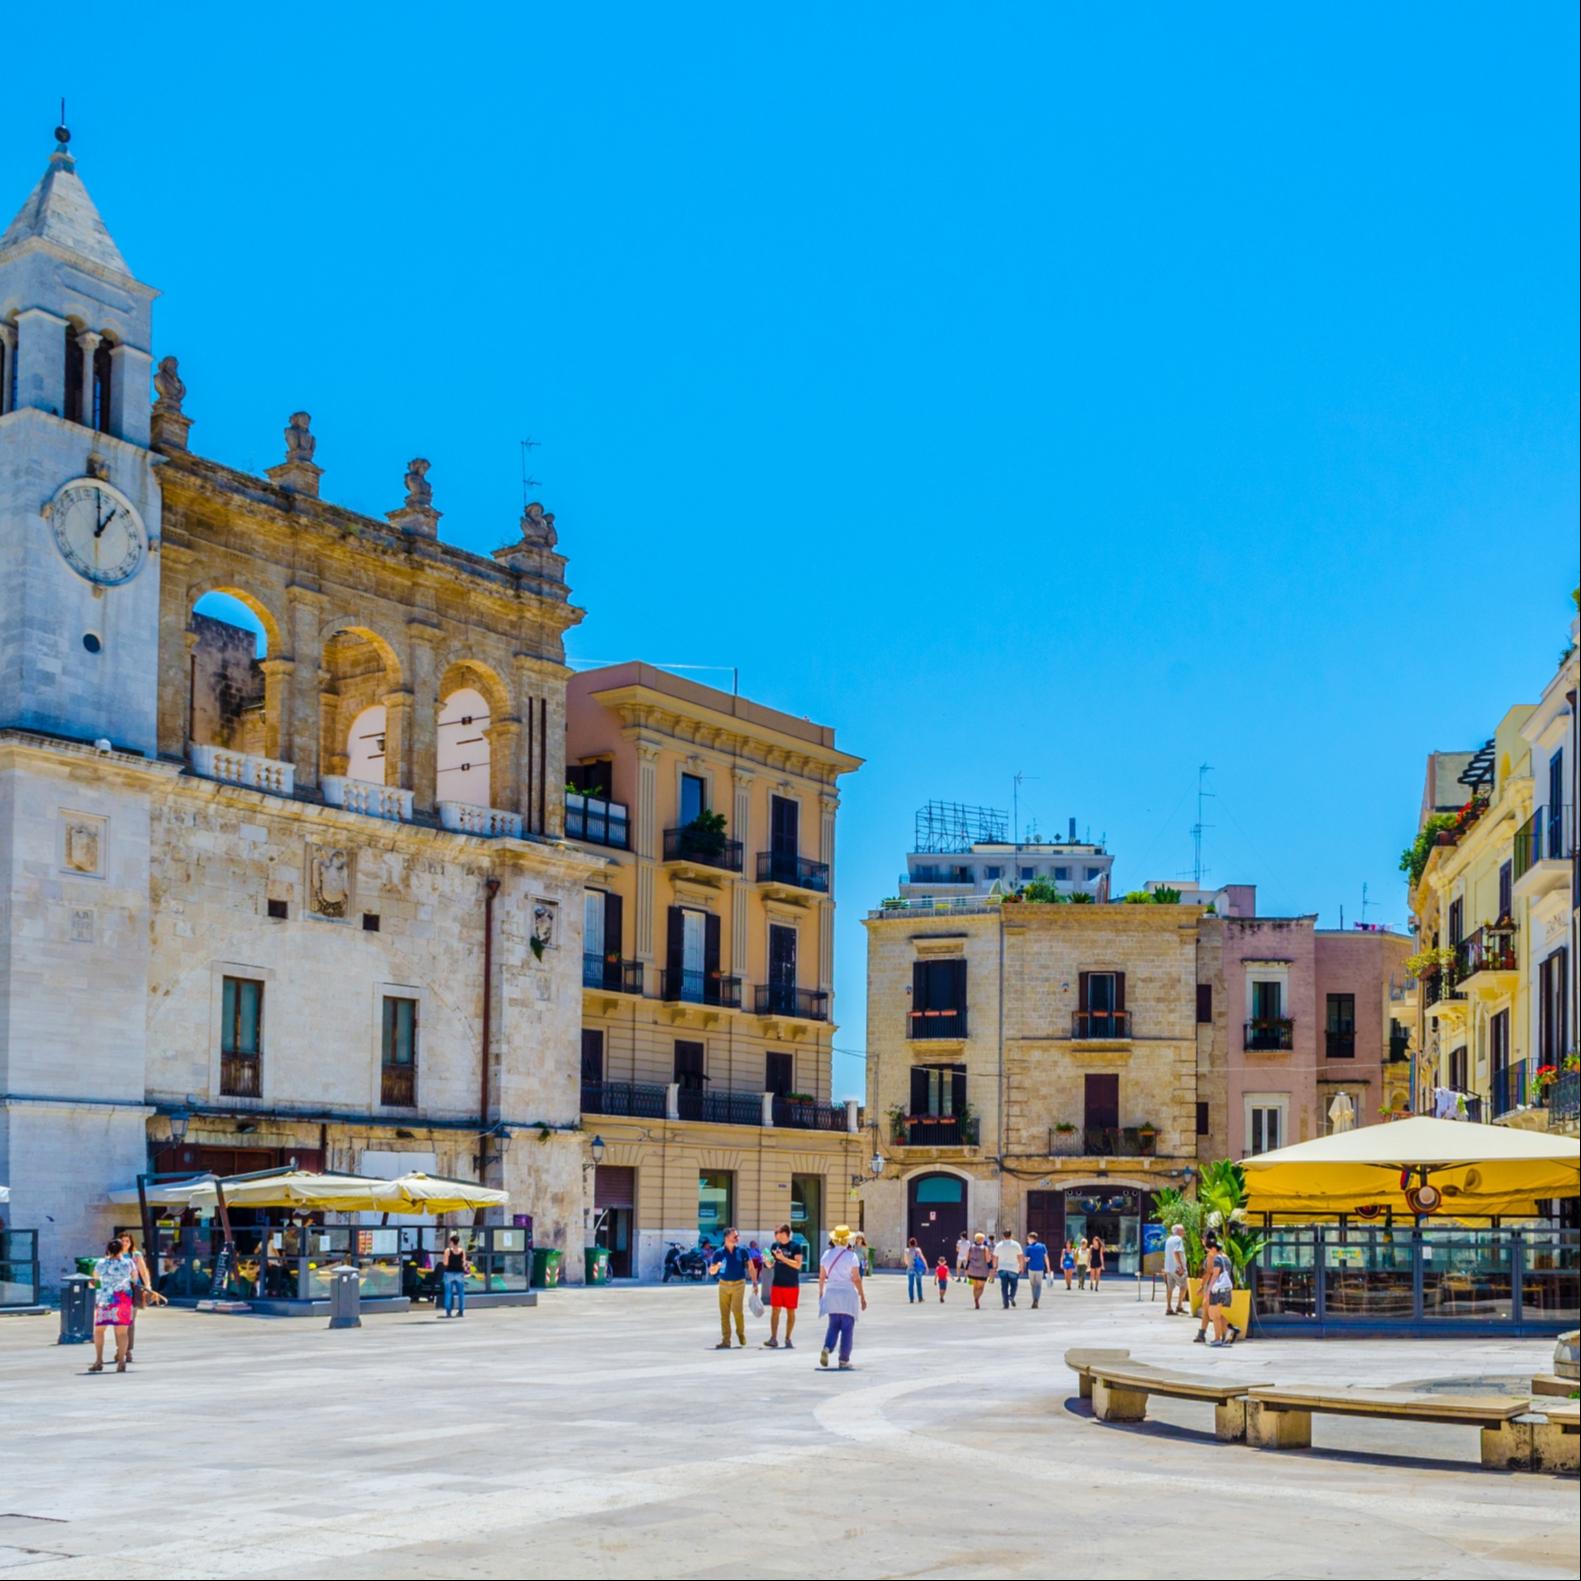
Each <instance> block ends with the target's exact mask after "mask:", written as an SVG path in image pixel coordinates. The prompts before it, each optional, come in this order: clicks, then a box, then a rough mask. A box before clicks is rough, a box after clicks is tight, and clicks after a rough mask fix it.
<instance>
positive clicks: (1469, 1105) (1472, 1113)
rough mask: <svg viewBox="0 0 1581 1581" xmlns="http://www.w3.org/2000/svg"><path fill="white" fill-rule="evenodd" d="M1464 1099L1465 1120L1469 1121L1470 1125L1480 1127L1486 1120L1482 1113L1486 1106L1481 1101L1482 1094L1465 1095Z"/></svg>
mask: <svg viewBox="0 0 1581 1581" xmlns="http://www.w3.org/2000/svg"><path fill="white" fill-rule="evenodd" d="M1465 1098H1466V1114H1465V1118H1466V1119H1468V1120H1469V1121H1471V1123H1472V1124H1473V1125H1481V1124H1482V1122H1483V1120H1484V1119H1485V1118H1486V1115H1485V1113H1484V1111H1485V1110H1486V1108H1487V1105H1486V1104H1484V1103H1483V1101H1482V1094H1481V1093H1467V1094H1466V1095H1465Z"/></svg>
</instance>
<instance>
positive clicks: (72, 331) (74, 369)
mask: <svg viewBox="0 0 1581 1581" xmlns="http://www.w3.org/2000/svg"><path fill="white" fill-rule="evenodd" d="M78 334H79V331H78V329H77V326H76V325H75V324H68V325H67V326H66V390H65V396H66V399H65V401H64V403H63V404H62V406H61V416H62V417H64V418H65V419H66V421H67V422H68V423H80V422H81V421H82V343H81V341H79V340H78V339H77V336H78Z"/></svg>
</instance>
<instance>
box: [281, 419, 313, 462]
mask: <svg viewBox="0 0 1581 1581" xmlns="http://www.w3.org/2000/svg"><path fill="white" fill-rule="evenodd" d="M312 421H313V419H312V417H311V416H310V415H309V414H308V413H307V412H292V414H291V420H290V422H288V423H287V424H286V428H285V458H286V460H287V461H288V462H289V461H311V460H312V459H313V452H314V451H315V450H317V449H318V440H317V439H316V438H315V437H314V436H313V434H312V432H311V430H310V429H309V426H308V425H309V424H310V423H311V422H312Z"/></svg>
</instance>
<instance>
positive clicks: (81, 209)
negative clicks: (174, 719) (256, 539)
mask: <svg viewBox="0 0 1581 1581" xmlns="http://www.w3.org/2000/svg"><path fill="white" fill-rule="evenodd" d="M55 136H56V147H55V151H54V153H53V154H51V155H50V159H49V165H48V167H47V168H46V169H45V171H44V175H43V177H42V179H41V180H40V181H39V183H38V185H37V186H36V187H35V188H34V189H33V191H32V193H31V194H30V195H29V197H28V199H27V201H26V202H25V203H24V204H23V205H22V208H21V210H20V212H19V213H18V214H17V216H16V218H15V219H14V220H12V222H11V224H10V225H9V226H8V227H7V228H6V231H5V233H4V235H0V729H3V728H13V729H23V730H31V731H37V732H41V733H45V734H48V735H53V736H64V737H67V738H69V739H73V740H78V741H98V740H106V739H107V740H108V741H109V742H110V743H111V745H112V746H114V747H115V748H116V749H118V750H120V751H123V752H131V753H137V754H142V755H145V756H152V755H153V754H154V750H155V741H156V727H155V709H156V696H157V685H158V669H159V654H158V640H159V485H158V481H157V479H156V478H155V475H154V457H153V455H152V454H151V452H150V450H149V446H148V441H149V393H148V376H149V367H150V362H151V358H150V347H151V328H152V325H151V319H152V311H151V309H152V304H153V299H154V296H155V294H156V293H155V292H154V291H153V289H152V288H151V287H149V286H146V285H143V284H142V283H141V282H140V281H138V280H136V279H134V278H133V276H132V273H131V271H130V270H129V269H128V268H127V266H126V260H125V259H124V258H122V256H121V253H120V249H119V248H118V247H117V246H116V245H115V242H114V240H113V239H112V237H111V236H110V233H109V231H108V230H107V229H106V228H105V224H104V221H103V220H102V219H101V218H100V217H99V211H98V210H97V209H96V208H95V207H94V205H93V200H92V199H91V198H90V197H89V196H88V191H87V188H86V187H84V186H83V184H82V180H81V178H80V177H79V176H78V174H77V167H76V161H75V159H74V158H73V157H72V154H71V151H70V141H71V134H70V133H69V132H68V131H67V129H66V128H65V127H63V126H62V127H58V128H57V129H56V133H55Z"/></svg>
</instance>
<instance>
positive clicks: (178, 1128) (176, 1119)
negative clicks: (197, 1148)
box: [170, 1109, 192, 1147]
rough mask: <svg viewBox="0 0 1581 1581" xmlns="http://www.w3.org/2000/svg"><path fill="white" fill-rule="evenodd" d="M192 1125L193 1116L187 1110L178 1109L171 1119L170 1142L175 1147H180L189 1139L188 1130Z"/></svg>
mask: <svg viewBox="0 0 1581 1581" xmlns="http://www.w3.org/2000/svg"><path fill="white" fill-rule="evenodd" d="M191 1124H192V1116H191V1115H190V1114H188V1113H187V1111H186V1110H185V1109H177V1110H176V1112H175V1113H174V1114H173V1115H171V1117H170V1141H171V1144H172V1145H173V1146H175V1147H180V1146H181V1144H182V1143H183V1142H184V1141H186V1139H187V1128H188V1127H189V1126H190V1125H191Z"/></svg>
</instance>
